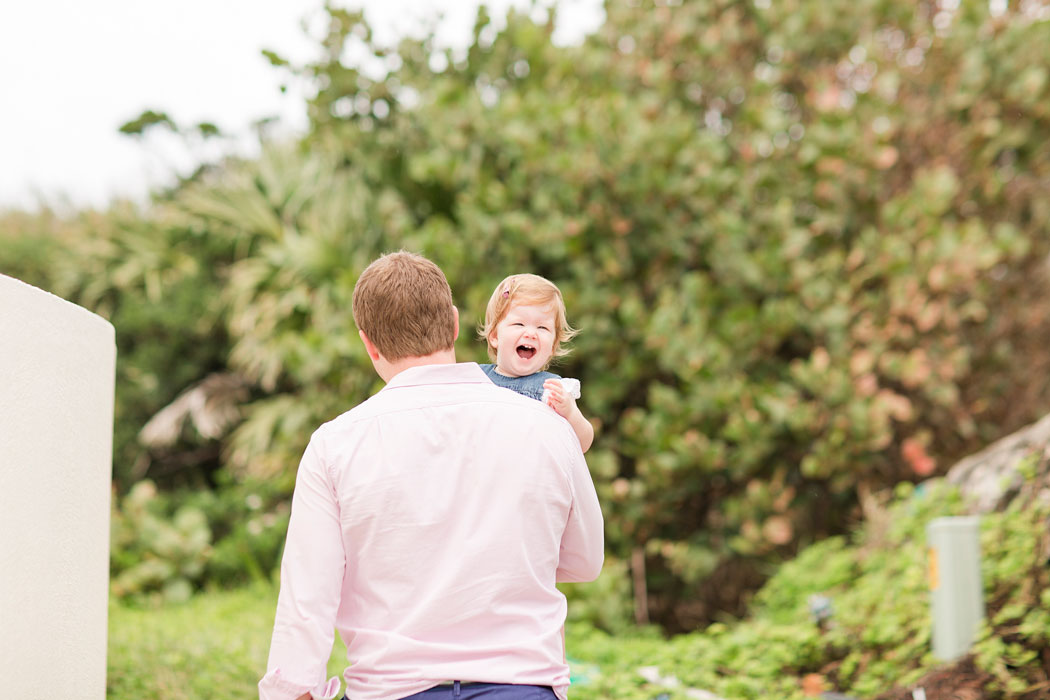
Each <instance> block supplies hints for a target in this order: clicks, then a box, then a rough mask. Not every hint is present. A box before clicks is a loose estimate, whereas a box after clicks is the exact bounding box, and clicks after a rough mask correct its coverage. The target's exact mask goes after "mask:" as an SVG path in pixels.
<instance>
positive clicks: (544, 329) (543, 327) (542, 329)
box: [540, 326, 550, 331]
mask: <svg viewBox="0 0 1050 700" xmlns="http://www.w3.org/2000/svg"><path fill="white" fill-rule="evenodd" d="M540 330H541V331H550V328H547V326H540Z"/></svg>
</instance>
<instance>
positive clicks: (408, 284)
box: [353, 250, 456, 360]
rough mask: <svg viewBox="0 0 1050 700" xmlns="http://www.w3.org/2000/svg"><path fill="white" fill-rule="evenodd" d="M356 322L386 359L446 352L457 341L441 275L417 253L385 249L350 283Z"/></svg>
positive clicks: (449, 298)
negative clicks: (389, 251)
mask: <svg viewBox="0 0 1050 700" xmlns="http://www.w3.org/2000/svg"><path fill="white" fill-rule="evenodd" d="M353 311H354V323H356V324H357V327H358V329H359V330H361V331H364V334H365V335H366V336H368V339H369V340H370V341H372V344H373V345H375V346H376V349H377V350H378V351H379V352H380V354H382V356H383V357H385V358H386V359H387V360H400V359H402V358H405V357H425V356H427V355H432V354H433V353H435V352H439V351H441V350H450V349H452V345H453V343H454V342H455V340H456V316H455V311H454V310H453V304H452V290H451V289H450V288H449V286H448V280H446V279H445V273H443V272H442V271H441V268H439V267H438V266H437V265H435V264H434V263H432V262H431V261H430V260H427V259H426V258H424V257H423V256H421V255H416V254H415V253H409V252H407V251H403V250H402V251H398V252H396V253H388V254H386V255H384V256H383V257H381V258H378V259H377V260H374V261H373V262H372V264H371V265H369V266H368V267H367V268H365V271H364V272H362V273H361V277H360V278H359V279H358V280H357V284H356V285H354V299H353Z"/></svg>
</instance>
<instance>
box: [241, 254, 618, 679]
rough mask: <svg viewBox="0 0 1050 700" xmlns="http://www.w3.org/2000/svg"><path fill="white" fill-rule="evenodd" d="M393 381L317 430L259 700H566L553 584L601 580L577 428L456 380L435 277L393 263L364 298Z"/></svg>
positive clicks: (359, 312)
mask: <svg viewBox="0 0 1050 700" xmlns="http://www.w3.org/2000/svg"><path fill="white" fill-rule="evenodd" d="M353 313H354V321H355V323H356V324H357V327H358V332H359V335H360V336H361V340H362V341H363V342H364V345H365V349H366V350H367V351H368V356H369V357H370V358H371V360H372V364H373V366H374V367H375V370H376V372H377V373H378V374H379V376H380V377H381V378H382V379H383V380H384V381H385V382H386V383H387V384H386V386H385V387H384V388H383V390H382V391H380V392H379V393H377V394H376V395H375V396H373V397H372V398H370V399H368V400H367V401H365V402H364V403H362V404H360V405H359V406H357V407H356V408H354V409H352V410H351V411H348V412H347V413H344V414H343V415H341V416H339V417H338V418H336V419H335V420H333V421H331V422H329V423H326V424H325V425H323V426H321V427H320V428H319V429H318V430H317V431H316V432H315V433H314V434H313V436H312V437H311V439H310V444H309V446H308V447H307V448H306V452H305V454H304V455H303V458H302V462H301V463H300V465H299V473H298V476H297V480H296V486H295V494H294V496H293V499H292V515H291V522H290V523H289V526H288V539H287V542H286V544H285V552H284V559H283V562H282V565H281V593H280V598H279V600H278V603H277V617H276V621H275V623H274V631H273V640H272V643H271V647H270V659H269V663H268V665H267V673H266V675H265V676H264V677H263V679H262V680H261V681H260V682H259V697H260V700H310V698H311V697H313V698H315V699H323V700H329V699H331V698H335V697H336V696H337V695H338V692H339V683H338V681H337V680H336V679H335V678H332V679H330V680H329V681H327V682H326V681H325V666H326V663H327V661H328V657H329V655H330V653H331V648H332V640H333V628H337V629H338V630H339V633H340V635H341V636H342V638H343V640H344V641H345V642H346V646H347V656H348V659H349V661H350V666H349V668H347V670H346V672H345V673H344V678H345V679H346V684H347V692H346V696H347V698H349V699H350V700H380V699H382V700H393V699H395V698H406V697H412V698H416V697H418V698H426V699H427V700H437V699H438V698H463V699H464V700H469V699H470V698H486V699H488V698H500V699H502V698H506V699H508V700H510V699H525V698H554V697H557V698H560V699H561V700H565V697H566V691H567V689H568V685H569V668H568V665H567V664H566V663H565V649H564V637H563V634H562V629H563V625H564V622H565V612H566V603H565V598H564V596H562V595H561V593H559V592H558V590H557V589H556V588H555V585H554V584H555V582H556V581H590V580H593V579H594V578H596V577H597V576H598V573H599V572H600V571H601V566H602V559H603V547H604V542H603V533H602V516H601V510H600V509H599V506H598V498H597V496H596V494H595V491H594V485H593V483H592V482H591V478H590V474H589V473H588V471H587V465H586V463H585V462H584V459H583V454H582V452H581V451H580V444H579V441H578V440H577V438H576V436H575V434H574V433H573V431H572V429H571V428H570V427H569V424H568V423H567V422H566V421H565V420H564V419H563V418H561V417H560V416H558V415H557V414H556V413H555V412H554V411H552V410H551V409H550V408H548V407H547V406H545V405H543V404H542V403H540V402H538V401H534V400H532V399H529V398H526V397H524V396H521V395H519V394H516V393H514V392H513V391H507V390H506V389H501V388H499V387H497V386H495V385H494V384H493V383H492V382H491V381H490V380H489V379H488V378H487V377H486V376H485V374H484V373H483V372H482V370H481V368H480V367H479V366H478V365H477V364H474V363H463V364H457V363H456V357H455V350H454V347H453V343H454V341H455V339H456V337H457V336H458V334H459V312H458V311H457V309H456V308H455V306H454V305H453V303H452V292H451V290H450V289H449V286H448V282H447V281H446V280H445V276H444V274H443V273H442V272H441V270H440V269H439V268H438V267H437V266H436V265H434V263H432V262H430V261H429V260H427V259H426V258H422V257H420V256H417V255H413V254H411V253H406V252H399V253H393V254H390V255H386V256H384V257H382V258H379V259H378V260H376V261H375V262H373V263H372V264H371V265H369V267H368V268H367V269H366V270H365V271H364V273H363V274H362V275H361V278H360V279H359V280H358V282H357V285H356V286H355V287H354V297H353Z"/></svg>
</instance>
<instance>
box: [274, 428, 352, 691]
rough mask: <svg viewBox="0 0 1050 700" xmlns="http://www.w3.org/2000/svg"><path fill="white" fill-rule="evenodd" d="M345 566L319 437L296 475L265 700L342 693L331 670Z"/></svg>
mask: <svg viewBox="0 0 1050 700" xmlns="http://www.w3.org/2000/svg"><path fill="white" fill-rule="evenodd" d="M344 566H345V554H344V552H343V539H342V534H341V530H340V526H339V504H338V502H337V500H336V496H335V493H334V491H333V488H332V485H331V480H330V479H329V476H328V472H327V471H326V469H325V465H324V463H323V462H322V459H321V456H320V453H319V449H318V446H317V443H316V436H315V439H314V440H311V442H310V445H309V446H308V447H307V448H306V453H305V454H304V455H303V459H302V461H301V462H300V464H299V473H298V474H297V476H296V482H295V494H294V495H293V496H292V515H291V519H290V521H289V523H288V538H287V540H286V541H285V547H284V558H283V559H282V562H281V593H280V596H279V598H278V601H277V615H276V619H275V621H274V626H273V638H272V640H271V642H270V659H269V662H268V663H267V666H266V675H265V676H264V677H263V678H262V680H261V681H259V698H260V700H310V698H311V693H312V694H313V695H312V697H314V698H325V699H326V700H327V698H334V697H336V696H337V695H338V692H339V682H338V680H337V679H335V678H333V679H331V680H330V681H328V682H327V683H326V681H325V670H326V666H327V663H328V657H329V656H331V653H332V639H333V636H334V634H333V629H334V627H335V616H336V611H337V610H338V609H339V601H340V595H341V588H342V581H343V569H344ZM333 681H334V682H333Z"/></svg>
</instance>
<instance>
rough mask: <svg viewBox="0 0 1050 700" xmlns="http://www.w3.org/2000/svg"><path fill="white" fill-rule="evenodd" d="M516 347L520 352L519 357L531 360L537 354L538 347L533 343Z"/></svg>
mask: <svg viewBox="0 0 1050 700" xmlns="http://www.w3.org/2000/svg"><path fill="white" fill-rule="evenodd" d="M515 349H516V350H517V352H518V357H520V358H521V359H523V360H531V359H532V356H533V355H535V354H536V348H534V347H532V346H531V345H519V346H518V347H517V348H515Z"/></svg>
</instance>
